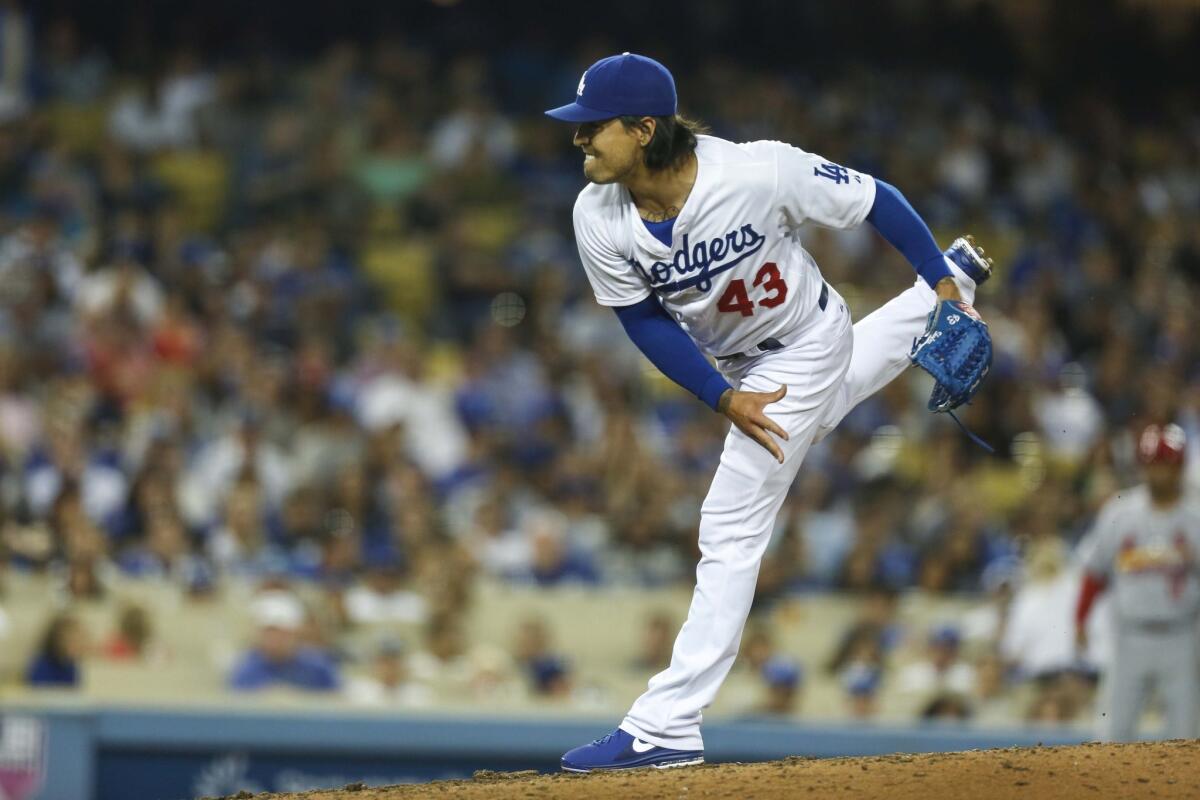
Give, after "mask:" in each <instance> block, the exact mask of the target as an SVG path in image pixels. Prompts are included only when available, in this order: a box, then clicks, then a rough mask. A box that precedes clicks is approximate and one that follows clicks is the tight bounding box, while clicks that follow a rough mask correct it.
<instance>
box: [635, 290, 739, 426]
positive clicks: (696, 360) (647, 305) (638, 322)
mask: <svg viewBox="0 0 1200 800" xmlns="http://www.w3.org/2000/svg"><path fill="white" fill-rule="evenodd" d="M613 310H614V311H616V312H617V318H618V319H620V320H621V325H622V326H623V327H624V328H625V333H627V334H628V335H629V338H630V339H632V340H633V343H634V344H635V345H637V348H638V350H641V351H642V353H643V354H644V355H645V356H646V358H648V359H650V363H651V364H653V365H654V366H655V367H657V368H658V370H659V372H661V373H662V374H664V375H666V376H667V377H668V378H670V379H671V380H673V381H675V383H677V384H679V385H680V386H682V387H683V388H685V389H687V390H688V391H689V392H691V393H692V394H694V395H696V397H699V398H700V399H701V400H703V401H704V402H705V403H706V404H707V405H708V406H709V408H711V409H712V410H713V411H716V410H717V402H718V401H719V400H720V399H721V395H722V394H724V393H725V390H726V389H731V388H733V387H731V386H730V385H729V382H728V381H726V380H725V378H724V377H722V376H721V373H719V372H717V371H716V370H715V369H714V368H713V366H712V364H709V363H708V361H707V360H705V358H704V356H703V355H701V354H700V351H699V349H697V348H696V343H695V342H693V341H692V339H691V337H690V336H688V335H687V333H685V332H684V330H683V328H681V327H679V323H677V322H676V321H675V320H673V319H671V316H670V315H669V314H668V313H667V311H666V309H664V308H663V307H662V305H661V304H660V303H659V302H658V298H657V297H655V296H654V295H651V296H650V297H647V298H646V299H645V300H643V301H641V302H640V303H634V304H633V305H631V306H619V307H616V308H614V309H613Z"/></svg>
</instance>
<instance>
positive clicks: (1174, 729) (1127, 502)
mask: <svg viewBox="0 0 1200 800" xmlns="http://www.w3.org/2000/svg"><path fill="white" fill-rule="evenodd" d="M1185 446H1186V441H1185V438H1184V432H1183V429H1182V428H1180V427H1179V426H1178V425H1165V426H1159V425H1150V426H1148V427H1147V428H1146V429H1145V430H1144V431H1143V432H1142V435H1141V437H1140V438H1139V440H1138V459H1139V461H1140V462H1141V463H1142V464H1143V466H1144V469H1145V475H1146V483H1145V484H1143V485H1141V486H1137V487H1135V488H1133V489H1129V490H1124V491H1121V492H1118V493H1117V494H1116V496H1115V497H1113V498H1112V499H1110V500H1109V501H1108V502H1107V503H1106V504H1105V505H1104V507H1103V508H1102V509H1101V510H1100V513H1099V515H1098V516H1097V518H1096V524H1095V528H1094V529H1093V530H1092V532H1091V534H1090V535H1089V537H1088V539H1087V540H1085V542H1084V544H1083V552H1084V554H1085V555H1084V578H1083V582H1082V584H1081V586H1080V592H1079V602H1078V604H1077V606H1076V612H1075V629H1076V641H1077V642H1078V644H1079V646H1080V650H1081V652H1082V651H1083V650H1084V649H1086V645H1087V640H1086V636H1085V634H1084V630H1085V627H1084V626H1085V625H1086V623H1087V618H1088V614H1089V612H1090V611H1091V608H1092V604H1093V602H1094V601H1095V599H1096V597H1097V595H1099V594H1100V593H1101V592H1103V591H1104V590H1105V589H1106V588H1107V589H1111V590H1112V593H1113V602H1112V606H1113V614H1114V617H1115V618H1114V623H1115V624H1114V627H1115V629H1116V637H1115V638H1116V641H1115V647H1114V653H1113V662H1112V664H1110V665H1109V669H1108V673H1107V674H1106V676H1105V689H1104V691H1103V692H1102V699H1101V705H1102V709H1103V710H1104V711H1105V720H1106V722H1107V725H1106V726H1103V727H1107V730H1106V731H1102V733H1104V734H1106V735H1107V736H1106V738H1111V739H1112V740H1114V741H1118V742H1129V741H1134V739H1135V737H1136V732H1137V723H1138V718H1139V717H1140V716H1141V713H1142V706H1143V704H1144V703H1145V701H1146V699H1147V694H1148V692H1149V691H1150V689H1151V688H1152V687H1153V688H1156V689H1157V691H1158V694H1159V700H1160V702H1161V703H1162V706H1163V709H1164V710H1165V712H1166V723H1167V724H1166V730H1165V738H1168V739H1182V738H1193V737H1195V736H1196V733H1197V731H1196V721H1197V707H1196V706H1197V702H1200V692H1197V677H1198V676H1197V659H1198V657H1200V650H1198V649H1197V642H1196V638H1197V627H1196V626H1197V614H1198V613H1200V574H1198V573H1200V561H1197V558H1196V556H1197V553H1200V503H1197V502H1196V500H1195V499H1194V498H1188V497H1186V496H1185V495H1184V493H1183V453H1184V448H1185Z"/></svg>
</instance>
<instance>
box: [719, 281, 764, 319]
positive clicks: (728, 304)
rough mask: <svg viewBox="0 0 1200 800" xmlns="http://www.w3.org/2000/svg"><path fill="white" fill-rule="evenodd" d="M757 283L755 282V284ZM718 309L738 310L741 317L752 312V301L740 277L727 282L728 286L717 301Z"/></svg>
mask: <svg viewBox="0 0 1200 800" xmlns="http://www.w3.org/2000/svg"><path fill="white" fill-rule="evenodd" d="M757 285H758V284H755V286H757ZM717 310H718V311H726V312H728V311H738V312H741V315H742V316H743V317H748V316H750V315H751V314H753V313H754V303H752V302H750V297H749V295H747V294H746V282H745V281H743V280H741V279H740V278H734V279H733V280H731V281H730V282H729V288H728V289H726V290H725V294H723V295H721V299H720V300H718V301H717Z"/></svg>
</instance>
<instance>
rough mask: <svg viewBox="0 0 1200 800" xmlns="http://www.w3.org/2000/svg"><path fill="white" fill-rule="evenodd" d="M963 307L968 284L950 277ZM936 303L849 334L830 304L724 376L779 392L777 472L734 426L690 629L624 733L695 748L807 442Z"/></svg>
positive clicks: (901, 353)
mask: <svg viewBox="0 0 1200 800" xmlns="http://www.w3.org/2000/svg"><path fill="white" fill-rule="evenodd" d="M955 277H956V279H957V282H958V284H959V288H960V291H961V292H962V294H963V298H964V299H965V300H966V301H967V302H973V301H974V294H975V285H974V284H973V283H972V282H971V280H970V279H969V278H967V277H966V276H965V275H963V274H962V273H961V272H959V271H958V270H957V267H956V268H955ZM936 299H937V298H936V296H935V295H934V292H933V290H932V289H930V288H929V286H928V285H927V284H926V283H925V282H924V281H922V280H919V279H918V280H917V282H916V283H915V284H914V285H913V286H912V287H910V288H909V289H906V290H905V291H904V292H902V293H901V294H900V295H898V296H897V297H895V298H893V299H892V300H891V301H889V302H888V303H886V304H885V305H884V306H882V307H881V308H879V309H878V310H876V311H875V312H873V313H872V314H870V315H868V316H867V317H866V318H864V319H863V320H862V321H861V322H859V323H858V324H856V325H853V326H851V324H850V315H849V312H847V311H846V307H845V303H844V302H843V300H842V298H841V297H840V296H839V295H838V294H837V293H836V292H834V291H832V290H831V291H830V293H829V303H828V305H827V306H826V308H825V311H823V312H821V314H820V315H819V316H818V318H817V319H816V320H815V321H814V324H813V326H812V328H811V329H810V330H808V331H805V332H804V335H802V336H801V338H800V340H799V341H797V342H795V343H793V344H792V345H790V346H788V347H786V348H784V349H782V350H776V351H773V352H769V353H765V354H763V355H761V356H758V357H756V358H749V359H745V361H744V362H741V361H739V362H735V366H734V367H732V368H726V369H725V375H726V378H728V379H729V381H730V383H731V384H732V385H733V386H734V387H736V388H738V389H740V390H742V391H751V392H770V391H774V390H775V389H777V388H778V387H779V385H780V384H785V385H786V386H787V394H786V395H785V396H784V398H783V399H782V400H780V401H779V402H777V403H773V404H771V405H769V406H767V408H766V413H767V415H768V416H770V417H771V419H773V420H775V421H776V422H777V423H778V424H779V425H780V426H781V427H783V429H784V430H786V431H787V432H788V437H789V439H788V441H786V442H779V445H780V447H781V448H782V449H783V454H784V461H783V463H782V464H780V463H778V462H777V461H776V460H775V458H774V457H773V456H772V455H771V454H770V453H768V452H767V451H766V450H765V449H764V448H763V447H762V445H760V444H758V443H757V442H755V441H754V440H753V439H751V438H750V437H748V436H746V435H745V434H744V433H742V432H741V431H739V430H738V429H737V428H736V427H731V428H730V431H729V435H728V436H727V437H726V438H725V449H724V451H723V452H722V453H721V463H720V465H719V466H718V467H717V473H716V475H715V476H714V477H713V482H712V486H711V487H710V488H709V490H708V496H707V497H705V499H704V505H703V506H702V508H701V512H700V554H701V557H700V563H699V565H698V566H697V567H696V590H695V592H694V593H693V595H692V604H691V607H690V608H689V609H688V616H687V621H686V622H684V624H683V628H682V630H680V631H679V635H678V637H676V639H675V647H674V650H673V651H672V653H671V664H670V666H668V667H667V668H666V669H665V670H663V671H662V672H660V673H659V674H657V675H655V676H654V677H653V678H651V679H650V685H649V688H647V690H646V692H645V693H644V694H642V696H641V697H639V698H638V699H637V701H636V702H635V703H634V704H633V708H631V709H630V711H629V713H628V715H627V716H626V717H625V720H624V721H623V722H622V723H621V729H622V730H624V731H626V732H627V733H629V734H631V735H633V736H636V737H638V738H639V739H642V740H643V741H647V742H651V743H653V744H656V745H659V746H660V747H670V748H673V749H676V750H703V749H704V741H703V739H702V737H701V735H700V722H701V718H702V715H703V710H704V709H705V708H706V707H707V706H708V705H709V704H710V703H712V701H713V698H714V697H716V694H717V690H718V689H719V688H720V686H721V684H722V683H723V682H724V680H725V676H726V675H728V674H729V669H730V667H732V666H733V661H734V658H735V657H736V656H737V652H738V647H739V645H740V644H741V639H742V630H743V628H744V627H745V625H746V617H747V616H748V615H749V613H750V605H751V603H752V601H753V600H754V587H755V584H756V583H757V582H758V569H759V564H760V562H761V561H762V557H763V553H764V552H765V551H766V548H767V543H768V542H769V541H770V537H771V531H772V530H773V529H774V526H775V517H776V515H777V514H778V513H779V509H780V507H781V506H782V505H783V501H784V498H785V497H786V496H787V492H788V489H789V488H790V487H791V485H792V481H793V480H794V479H795V477H796V473H797V472H798V471H799V470H800V464H801V463H802V462H803V460H804V456H805V454H806V453H807V452H808V448H809V447H810V446H811V445H812V443H813V441H815V440H818V439H820V438H823V437H824V436H825V435H826V434H827V433H828V432H829V431H831V430H832V429H833V428H834V427H835V426H836V425H837V424H838V423H839V422H840V421H841V420H842V419H843V418H844V417H845V416H846V414H848V413H849V412H850V410H851V409H853V408H854V407H855V406H856V405H858V404H859V403H860V402H862V401H863V400H864V399H865V398H867V397H869V396H870V395H872V394H873V393H875V392H876V391H878V390H879V389H880V388H882V387H883V386H885V385H886V384H887V383H889V382H890V381H891V380H892V379H894V378H895V377H896V376H897V375H899V374H900V373H901V372H903V371H904V369H905V368H906V367H908V365H909V361H908V352H909V350H910V349H911V347H912V341H913V339H914V338H916V337H917V336H919V335H920V334H921V332H922V331H924V330H925V322H926V317H927V316H928V314H929V312H930V310H931V309H932V308H933V306H934V303H935V301H936Z"/></svg>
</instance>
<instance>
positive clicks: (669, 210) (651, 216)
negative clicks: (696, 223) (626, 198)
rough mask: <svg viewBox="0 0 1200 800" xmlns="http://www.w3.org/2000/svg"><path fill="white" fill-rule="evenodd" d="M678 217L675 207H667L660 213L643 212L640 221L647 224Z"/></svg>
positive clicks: (677, 210)
mask: <svg viewBox="0 0 1200 800" xmlns="http://www.w3.org/2000/svg"><path fill="white" fill-rule="evenodd" d="M678 216H679V209H678V208H676V207H675V206H667V207H666V208H665V209H663V210H662V211H643V212H642V219H644V220H646V221H647V222H666V221H667V220H669V219H673V218H675V217H678Z"/></svg>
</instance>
